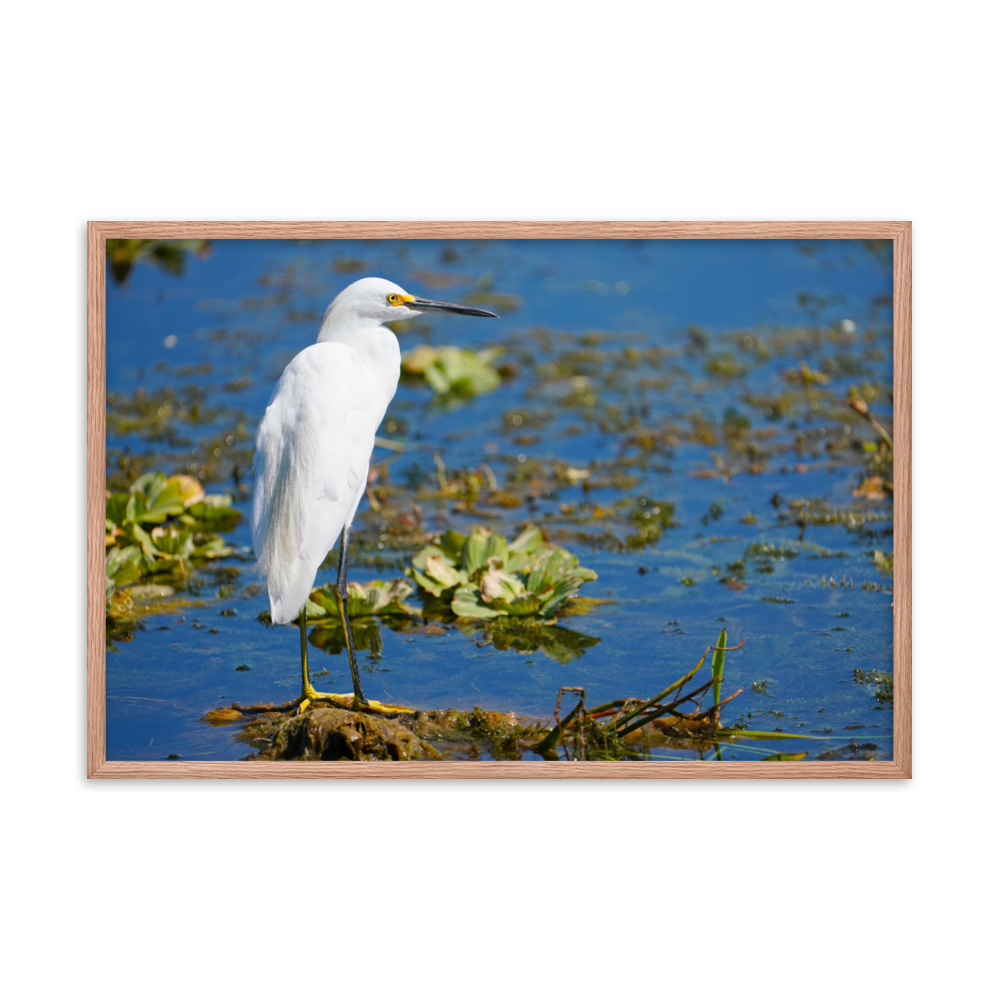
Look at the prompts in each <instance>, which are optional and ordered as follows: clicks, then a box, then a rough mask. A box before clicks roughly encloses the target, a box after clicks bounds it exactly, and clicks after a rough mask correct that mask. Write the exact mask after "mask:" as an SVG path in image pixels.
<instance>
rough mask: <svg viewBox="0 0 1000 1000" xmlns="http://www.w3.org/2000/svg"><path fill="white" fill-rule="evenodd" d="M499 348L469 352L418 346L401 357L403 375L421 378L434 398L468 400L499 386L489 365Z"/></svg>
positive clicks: (497, 355) (499, 352)
mask: <svg viewBox="0 0 1000 1000" xmlns="http://www.w3.org/2000/svg"><path fill="white" fill-rule="evenodd" d="M501 354H503V348H502V347H494V348H488V349H487V350H484V351H470V350H467V349H466V348H464V347H431V346H429V345H428V344H420V345H418V346H417V347H414V348H413V350H411V351H407V352H406V353H405V354H404V355H403V359H402V370H403V374H404V375H410V376H419V375H422V376H423V377H424V379H425V381H426V382H427V384H428V385H429V386H430V387H431V388H432V389H433V390H434V392H435V393H436V394H437V395H438V396H442V397H444V396H457V397H461V398H468V397H471V396H480V395H482V394H483V393H484V392H490V391H491V390H493V389H495V388H496V387H497V386H498V385H499V384H500V373H499V372H498V371H497V369H496V368H495V367H494V366H493V362H494V361H495V360H496V359H497V358H498V357H499V356H500V355H501Z"/></svg>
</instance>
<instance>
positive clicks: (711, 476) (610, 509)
mask: <svg viewBox="0 0 1000 1000" xmlns="http://www.w3.org/2000/svg"><path fill="white" fill-rule="evenodd" d="M910 231H911V227H910V224H909V223H902V222H888V223H871V222H857V223H638V222H601V223H597V222H573V223H542V222H534V223H520V222H480V223H390V222H377V223H371V222H369V223H362V222H357V223H249V222H248V223H199V222H190V223H137V222H130V223H124V222H117V223H115V222H99V223H91V224H90V227H89V277H88V379H89V385H88V392H89V395H88V400H89V404H88V546H89V548H88V582H89V606H88V774H89V775H90V776H96V777H252V778H260V777H645V778H648V777H862V778H870V777H909V776H910V773H911V753H910V740H911V734H910V659H911V651H910V642H911V640H910V606H911V598H910V567H911V555H910V453H911V447H910V432H911V404H910V340H911V314H910V302H911V284H910ZM345 527H348V528H349V529H350V530H349V532H347V533H345V531H344V528H345Z"/></svg>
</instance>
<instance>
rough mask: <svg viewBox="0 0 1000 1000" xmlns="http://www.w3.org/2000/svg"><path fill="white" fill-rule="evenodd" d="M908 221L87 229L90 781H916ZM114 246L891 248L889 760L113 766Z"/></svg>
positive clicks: (124, 225) (130, 225)
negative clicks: (216, 242)
mask: <svg viewBox="0 0 1000 1000" xmlns="http://www.w3.org/2000/svg"><path fill="white" fill-rule="evenodd" d="M911 236H912V224H911V223H910V222H610V221H609V222H584V221H573V222H90V223H89V224H88V233H87V240H88V247H87V262H88V263H87V776H88V777H94V778H246V779H261V778H271V779H273V778H521V779H524V778H644V779H650V778H770V779H774V778H824V779H825V778H909V777H911V776H912V710H911V696H912V676H911V665H912V627H911V613H912V550H911V535H912V512H911V456H912V394H911V388H912V374H911V343H912V249H911ZM109 238H114V239H193V238H197V239H348V238H350V239H379V238H395V239H431V238H434V239H442V238H443V239H477V240H483V239H485V240H489V239H498V238H503V239H529V238H530V239H648V240H670V239H710V240H726V239H743V240H746V239H759V240H768V239H854V240H858V239H861V240H891V241H892V243H893V405H894V490H893V515H894V532H893V556H894V593H893V673H894V700H893V723H894V729H893V758H892V760H891V761H823V762H818V761H773V762H767V763H764V762H746V761H713V762H711V763H702V762H687V761H683V762H675V761H665V762H659V761H656V762H643V763H641V764H636V763H632V762H610V761H574V762H568V761H558V762H550V761H468V762H466V761H461V762H453V761H445V762H417V761H412V762H394V761H378V762H325V761H305V762H303V761H281V762H278V761H275V762H272V761H235V762H224V761H213V762H198V761H176V762H175V761H154V762H138V761H115V760H110V761H109V760H107V759H106V755H105V727H106V684H105V646H104V629H105V625H104V597H103V585H102V576H103V572H102V567H103V562H104V554H103V553H104V546H103V541H102V539H103V536H104V520H103V519H104V490H105V486H104V481H105V442H106V439H105V415H106V414H105V398H106V396H105V393H106V383H105V316H106V302H105V294H106V290H105V273H106V264H105V241H106V240H107V239H109Z"/></svg>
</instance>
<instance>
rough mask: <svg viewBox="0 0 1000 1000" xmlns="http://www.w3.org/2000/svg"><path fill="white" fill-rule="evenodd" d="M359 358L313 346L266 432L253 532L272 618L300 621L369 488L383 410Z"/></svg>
mask: <svg viewBox="0 0 1000 1000" xmlns="http://www.w3.org/2000/svg"><path fill="white" fill-rule="evenodd" d="M374 388H375V387H374V386H373V385H372V383H371V379H370V378H369V376H368V374H367V372H366V371H365V369H364V366H363V365H362V364H361V362H360V360H359V359H358V356H357V354H355V352H354V351H352V350H351V348H349V347H347V346H346V345H344V344H313V345H312V346H311V347H308V348H306V350H304V351H303V352H302V353H301V354H299V355H298V356H296V357H295V358H294V359H293V360H292V362H291V363H290V364H289V365H288V367H287V368H286V369H285V371H284V373H283V374H282V376H281V379H280V380H279V381H278V385H277V386H276V388H275V390H274V394H273V396H272V397H271V402H270V403H269V404H268V407H267V410H266V412H265V413H264V418H263V420H261V422H260V428H259V429H258V432H257V452H256V455H255V456H254V471H255V473H256V477H257V486H256V490H255V491H254V504H253V516H252V521H251V529H252V534H253V545H254V551H255V552H256V553H257V556H258V568H259V569H260V571H261V572H262V573H264V574H265V575H266V576H267V589H268V594H269V596H270V598H271V617H272V618H273V619H274V621H276V622H279V623H281V624H283V623H285V622H290V621H291V620H292V619H293V618H294V617H295V616H296V615H297V614H298V611H299V609H300V608H301V607H302V605H303V604H304V603H305V600H306V598H307V597H308V596H309V590H310V588H311V587H312V584H313V580H314V579H315V576H316V570H317V569H318V568H319V565H320V563H321V562H322V561H323V560H324V559H325V558H326V555H327V553H328V552H329V551H330V550H331V549H332V548H333V547H334V546H335V545H336V543H337V539H338V538H339V537H340V533H341V531H342V530H343V528H344V525H345V524H350V521H351V518H352V517H353V516H354V512H355V510H357V507H358V503H359V502H360V500H361V497H362V495H363V493H364V490H365V485H366V483H367V478H368V461H369V458H370V457H371V453H372V448H373V447H374V443H375V431H376V430H377V429H378V425H379V423H380V421H381V419H382V413H377V414H376V413H373V412H372V411H371V407H370V405H369V404H370V402H371V400H372V397H373V396H374V395H375V392H374Z"/></svg>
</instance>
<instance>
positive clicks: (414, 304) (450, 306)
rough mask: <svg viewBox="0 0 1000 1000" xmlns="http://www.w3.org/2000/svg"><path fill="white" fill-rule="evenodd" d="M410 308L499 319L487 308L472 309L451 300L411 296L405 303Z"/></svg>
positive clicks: (420, 310)
mask: <svg viewBox="0 0 1000 1000" xmlns="http://www.w3.org/2000/svg"><path fill="white" fill-rule="evenodd" d="M406 305H408V306H409V307H410V308H411V309H416V310H417V311H418V312H445V313H458V315H459V316H492V317H493V319H499V318H500V317H499V316H497V314H496V313H491V312H490V311H489V310H488V309H473V308H472V306H459V305H455V304H454V303H453V302H435V301H434V299H418V298H413V299H411V300H410V301H409V302H407V303H406Z"/></svg>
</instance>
